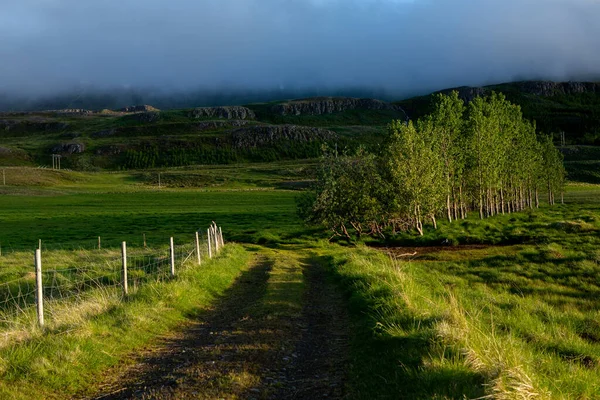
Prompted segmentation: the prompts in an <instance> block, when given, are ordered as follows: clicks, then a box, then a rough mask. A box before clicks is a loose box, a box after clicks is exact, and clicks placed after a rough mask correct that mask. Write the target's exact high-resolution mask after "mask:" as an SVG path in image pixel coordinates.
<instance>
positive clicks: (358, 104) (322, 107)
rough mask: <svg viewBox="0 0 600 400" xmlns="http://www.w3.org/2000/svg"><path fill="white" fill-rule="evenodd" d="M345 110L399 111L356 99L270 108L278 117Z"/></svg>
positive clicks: (298, 102)
mask: <svg viewBox="0 0 600 400" xmlns="http://www.w3.org/2000/svg"><path fill="white" fill-rule="evenodd" d="M347 110H378V111H387V110H391V111H401V112H402V109H401V108H400V107H398V106H396V105H394V104H390V103H386V102H385V101H381V100H375V99H356V98H351V97H316V98H312V99H305V100H293V101H289V102H285V103H281V104H276V105H274V106H273V107H271V111H272V112H274V113H275V114H279V115H323V114H333V113H336V112H342V111H347Z"/></svg>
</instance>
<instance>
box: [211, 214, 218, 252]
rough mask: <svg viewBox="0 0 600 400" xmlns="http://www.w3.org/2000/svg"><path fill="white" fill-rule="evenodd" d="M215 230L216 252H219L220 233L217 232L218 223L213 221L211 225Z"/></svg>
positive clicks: (213, 230)
mask: <svg viewBox="0 0 600 400" xmlns="http://www.w3.org/2000/svg"><path fill="white" fill-rule="evenodd" d="M210 228H211V229H212V232H213V239H214V240H215V253H218V252H219V233H218V232H217V224H216V223H215V221H213V223H212V225H211V227H210Z"/></svg>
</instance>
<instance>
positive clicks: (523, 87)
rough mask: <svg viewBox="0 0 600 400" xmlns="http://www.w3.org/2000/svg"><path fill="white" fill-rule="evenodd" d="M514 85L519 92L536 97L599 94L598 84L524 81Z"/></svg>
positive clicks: (599, 87)
mask: <svg viewBox="0 0 600 400" xmlns="http://www.w3.org/2000/svg"><path fill="white" fill-rule="evenodd" d="M515 85H516V86H517V87H518V88H519V90H520V91H522V92H525V93H531V94H534V95H536V96H547V97H550V96H555V95H560V94H579V93H600V82H549V81H525V82H517V83H515Z"/></svg>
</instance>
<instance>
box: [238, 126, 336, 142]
mask: <svg viewBox="0 0 600 400" xmlns="http://www.w3.org/2000/svg"><path fill="white" fill-rule="evenodd" d="M335 137H336V134H335V132H332V131H329V130H327V129H321V128H313V127H309V126H297V125H263V126H251V127H247V128H242V129H238V130H236V131H234V132H233V133H232V135H231V138H232V144H233V147H236V148H250V147H259V146H264V145H268V144H272V143H277V142H282V141H293V142H314V141H324V140H330V139H334V138H335Z"/></svg>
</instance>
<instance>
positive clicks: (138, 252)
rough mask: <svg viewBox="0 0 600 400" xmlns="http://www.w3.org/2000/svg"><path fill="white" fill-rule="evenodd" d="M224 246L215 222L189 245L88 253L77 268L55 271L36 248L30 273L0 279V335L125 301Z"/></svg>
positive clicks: (171, 244)
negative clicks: (101, 302)
mask: <svg viewBox="0 0 600 400" xmlns="http://www.w3.org/2000/svg"><path fill="white" fill-rule="evenodd" d="M223 246H224V241H223V235H222V231H221V229H220V228H219V227H217V225H216V224H215V223H214V222H213V224H212V225H211V226H210V227H209V228H208V229H207V230H206V231H198V232H196V239H195V241H193V242H190V243H185V244H178V245H175V244H174V243H173V238H171V240H170V246H169V247H168V248H167V249H166V250H156V249H148V248H130V249H127V246H126V243H125V242H123V245H122V251H121V254H119V252H117V251H114V250H112V251H107V250H100V249H97V250H91V251H88V252H89V254H88V253H85V254H83V257H84V258H85V257H87V258H88V259H89V261H88V262H84V263H81V264H78V265H77V266H76V267H63V268H61V267H56V266H55V265H52V263H53V261H54V262H55V263H60V262H57V261H56V259H53V258H52V257H51V256H49V257H48V259H49V260H48V263H45V262H44V255H43V254H44V253H43V252H42V251H41V249H37V250H36V252H35V257H32V258H31V261H32V262H31V268H30V269H29V271H20V272H16V273H14V274H13V275H20V276H18V277H13V278H12V279H9V277H10V276H11V275H10V274H9V275H4V276H0V332H2V331H9V330H10V329H11V328H14V327H15V326H28V325H29V326H30V325H32V323H34V324H37V325H38V326H42V327H43V326H44V324H45V320H44V315H45V314H46V317H49V319H50V320H52V319H60V317H61V315H60V313H61V312H68V310H73V308H74V307H77V306H78V305H80V304H82V303H84V302H86V301H88V300H90V299H98V298H102V297H103V296H104V297H111V298H117V299H118V300H119V301H120V300H123V299H124V298H125V297H126V296H128V295H130V294H131V293H133V292H135V291H136V290H137V289H138V288H140V287H141V286H143V285H145V284H147V283H149V282H160V281H166V280H169V279H174V277H175V276H176V275H177V273H178V272H181V271H182V270H183V269H185V268H189V267H190V266H192V265H200V264H201V263H202V262H203V261H205V260H206V259H207V258H212V257H214V256H215V255H216V254H218V252H219V251H220V250H221V248H222V247H223ZM93 252H97V254H92V253H93ZM80 253H82V251H80ZM79 256H80V257H81V256H82V254H79ZM99 295H100V296H99Z"/></svg>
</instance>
